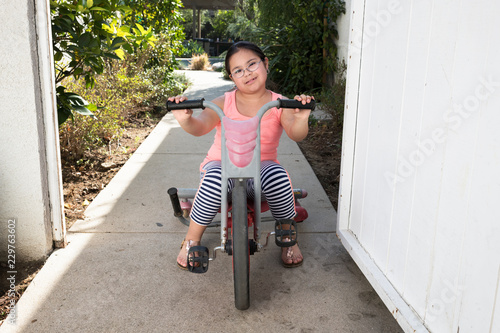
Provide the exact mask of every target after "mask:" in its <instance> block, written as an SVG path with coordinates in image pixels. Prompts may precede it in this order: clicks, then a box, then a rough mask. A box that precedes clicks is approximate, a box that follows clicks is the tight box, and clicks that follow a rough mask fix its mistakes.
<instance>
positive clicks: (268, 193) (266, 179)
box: [190, 161, 295, 226]
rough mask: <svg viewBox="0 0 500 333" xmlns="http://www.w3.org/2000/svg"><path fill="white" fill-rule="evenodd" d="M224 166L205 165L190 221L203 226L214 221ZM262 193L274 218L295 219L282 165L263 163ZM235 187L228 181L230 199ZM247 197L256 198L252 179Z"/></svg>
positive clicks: (293, 206)
mask: <svg viewBox="0 0 500 333" xmlns="http://www.w3.org/2000/svg"><path fill="white" fill-rule="evenodd" d="M221 178H222V177H221V164H220V161H212V162H208V163H207V164H205V165H204V166H203V170H202V173H201V182H200V187H199V188H198V192H197V193H196V197H195V199H194V202H193V207H192V209H191V216H190V217H191V219H192V220H193V221H194V222H195V223H197V224H200V225H204V226H206V225H208V224H210V222H212V220H213V218H214V217H215V215H216V214H217V212H218V211H219V209H220V206H221ZM260 178H261V186H262V193H263V194H264V195H265V197H266V201H267V203H268V205H269V209H270V210H271V213H272V215H273V217H274V219H276V220H278V219H292V218H293V217H294V216H295V201H294V197H293V190H292V183H291V181H290V177H289V176H288V173H287V172H286V170H285V168H283V167H282V166H281V165H280V164H278V163H276V162H274V161H262V162H261V167H260ZM233 187H234V183H233V181H232V180H229V184H228V192H229V195H228V197H230V194H231V191H232V189H233ZM247 196H248V197H249V198H253V196H254V184H253V180H249V182H248V184H247Z"/></svg>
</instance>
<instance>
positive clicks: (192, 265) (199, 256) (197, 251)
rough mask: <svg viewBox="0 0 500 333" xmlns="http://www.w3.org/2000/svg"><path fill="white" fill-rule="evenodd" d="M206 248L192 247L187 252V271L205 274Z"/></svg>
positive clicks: (206, 263)
mask: <svg viewBox="0 0 500 333" xmlns="http://www.w3.org/2000/svg"><path fill="white" fill-rule="evenodd" d="M208 261H209V256H208V248H207V247H205V246H192V247H190V248H189V251H188V265H187V266H188V269H189V271H190V272H193V273H206V271H207V270H208Z"/></svg>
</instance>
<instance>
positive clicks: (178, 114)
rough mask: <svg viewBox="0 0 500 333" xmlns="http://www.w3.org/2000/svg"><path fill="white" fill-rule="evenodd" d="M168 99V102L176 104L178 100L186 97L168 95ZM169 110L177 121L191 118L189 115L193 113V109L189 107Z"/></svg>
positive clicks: (183, 99) (185, 99)
mask: <svg viewBox="0 0 500 333" xmlns="http://www.w3.org/2000/svg"><path fill="white" fill-rule="evenodd" d="M168 100H169V101H170V102H175V103H176V104H178V103H180V102H184V101H187V97H186V96H175V97H169V98H168ZM171 112H172V113H173V115H174V117H175V119H177V121H178V122H179V123H183V122H184V121H186V120H188V119H189V118H191V116H192V115H193V110H191V109H182V110H172V111H171Z"/></svg>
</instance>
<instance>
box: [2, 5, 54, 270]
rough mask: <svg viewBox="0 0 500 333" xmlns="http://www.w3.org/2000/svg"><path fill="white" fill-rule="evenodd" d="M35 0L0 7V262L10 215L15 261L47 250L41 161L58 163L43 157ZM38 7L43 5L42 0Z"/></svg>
mask: <svg viewBox="0 0 500 333" xmlns="http://www.w3.org/2000/svg"><path fill="white" fill-rule="evenodd" d="M35 6H36V3H35V0H19V1H7V2H4V3H3V6H2V11H0V36H1V37H0V38H1V44H0V45H1V47H0V115H1V116H0V133H1V140H0V153H1V157H0V258H1V259H0V262H4V261H6V259H7V253H6V252H7V233H8V228H7V223H8V221H9V219H15V220H16V229H15V235H16V242H15V246H16V261H17V262H18V263H19V262H29V261H38V260H42V259H44V258H45V257H46V256H47V254H48V253H49V252H50V251H51V250H52V239H53V237H52V219H51V214H52V210H51V209H50V204H49V203H50V202H51V199H50V195H49V177H48V174H49V172H48V167H47V166H48V165H50V166H51V168H54V167H56V169H58V166H57V164H58V163H59V161H58V160H57V158H56V160H55V161H54V160H52V161H47V147H46V131H47V130H48V129H47V126H46V114H47V112H45V110H44V107H47V105H48V106H49V107H51V106H52V107H53V103H52V102H51V101H50V100H49V101H47V100H46V98H44V97H43V96H44V95H45V93H46V92H47V88H46V87H44V85H45V84H46V83H47V81H46V80H47V77H46V76H47V75H45V74H41V69H40V68H41V67H43V66H45V65H46V64H44V62H43V61H40V52H39V51H40V50H39V49H40V48H39V43H38V40H37V26H36V15H37V14H38V15H40V12H38V13H37V14H36V10H35ZM41 8H42V9H43V8H45V9H46V10H47V7H46V2H44V1H42V6H41ZM38 10H39V8H38ZM42 14H43V13H42ZM45 14H47V12H46V13H45ZM45 42H46V41H45ZM44 52H45V53H48V52H49V50H45V51H44ZM46 55H47V54H46ZM43 80H45V81H43ZM49 86H50V79H49ZM49 90H50V89H49ZM49 114H51V113H50V112H49ZM49 150H50V149H49ZM52 159H54V157H52ZM56 192H58V190H57V191H56ZM59 194H60V193H59ZM56 195H57V193H56ZM59 208H60V207H59Z"/></svg>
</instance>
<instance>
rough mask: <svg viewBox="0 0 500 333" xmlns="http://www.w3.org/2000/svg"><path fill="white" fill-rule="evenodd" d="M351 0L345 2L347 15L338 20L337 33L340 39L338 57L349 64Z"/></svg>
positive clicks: (338, 41)
mask: <svg viewBox="0 0 500 333" xmlns="http://www.w3.org/2000/svg"><path fill="white" fill-rule="evenodd" d="M351 15H352V10H351V0H345V14H344V15H342V16H340V17H339V19H338V20H337V31H338V33H339V39H338V40H337V56H338V59H339V60H340V61H342V60H344V61H345V62H346V63H347V51H348V48H349V30H350V24H351Z"/></svg>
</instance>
